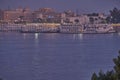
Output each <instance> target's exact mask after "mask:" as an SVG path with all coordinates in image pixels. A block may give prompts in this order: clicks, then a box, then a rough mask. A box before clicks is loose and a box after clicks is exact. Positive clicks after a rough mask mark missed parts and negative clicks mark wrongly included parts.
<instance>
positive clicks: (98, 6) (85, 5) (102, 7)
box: [0, 0, 120, 13]
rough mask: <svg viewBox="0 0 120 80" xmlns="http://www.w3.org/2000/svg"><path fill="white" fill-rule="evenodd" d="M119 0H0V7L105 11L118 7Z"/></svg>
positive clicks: (84, 11)
mask: <svg viewBox="0 0 120 80" xmlns="http://www.w3.org/2000/svg"><path fill="white" fill-rule="evenodd" d="M119 3H120V1H119V0H105V1H100V0H89V1H88V0H75V1H73V0H66V1H64V0H0V9H7V8H8V7H9V8H11V9H15V8H18V7H29V8H31V9H32V10H36V9H38V8H43V7H49V8H53V9H55V10H57V11H64V10H72V11H76V10H78V11H79V13H91V12H103V13H104V12H105V13H108V12H109V10H111V9H113V8H114V7H117V8H119V7H120V6H119Z"/></svg>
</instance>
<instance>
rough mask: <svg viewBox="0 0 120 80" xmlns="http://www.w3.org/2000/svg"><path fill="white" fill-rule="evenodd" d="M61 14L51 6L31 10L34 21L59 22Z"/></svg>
mask: <svg viewBox="0 0 120 80" xmlns="http://www.w3.org/2000/svg"><path fill="white" fill-rule="evenodd" d="M60 17H61V14H60V13H58V12H56V11H55V10H54V9H52V8H40V9H39V10H37V11H34V12H33V20H34V22H43V23H59V22H60Z"/></svg>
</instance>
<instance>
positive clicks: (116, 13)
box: [110, 8, 120, 23]
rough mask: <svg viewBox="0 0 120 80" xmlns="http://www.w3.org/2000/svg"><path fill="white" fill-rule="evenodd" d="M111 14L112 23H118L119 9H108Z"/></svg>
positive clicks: (119, 18)
mask: <svg viewBox="0 0 120 80" xmlns="http://www.w3.org/2000/svg"><path fill="white" fill-rule="evenodd" d="M110 15H111V17H110V18H111V22H112V23H120V10H119V9H117V8H114V9H113V10H110Z"/></svg>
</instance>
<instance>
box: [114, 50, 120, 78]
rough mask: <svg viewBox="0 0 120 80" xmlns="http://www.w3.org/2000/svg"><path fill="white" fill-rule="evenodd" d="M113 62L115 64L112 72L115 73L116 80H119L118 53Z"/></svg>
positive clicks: (119, 56) (119, 59)
mask: <svg viewBox="0 0 120 80" xmlns="http://www.w3.org/2000/svg"><path fill="white" fill-rule="evenodd" d="M113 62H114V64H115V66H114V70H115V73H116V77H117V80H120V51H119V55H118V57H117V58H114V59H113Z"/></svg>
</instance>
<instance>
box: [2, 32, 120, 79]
mask: <svg viewBox="0 0 120 80" xmlns="http://www.w3.org/2000/svg"><path fill="white" fill-rule="evenodd" d="M119 50H120V35H119V34H117V33H115V34H58V33H50V34H48V33H35V34H34V33H17V32H15V33H13V32H0V77H1V78H3V80H90V79H91V75H92V73H93V72H98V71H100V70H103V71H107V70H111V69H113V66H114V63H113V61H112V60H113V58H115V57H116V56H117V55H118V51H119Z"/></svg>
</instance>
